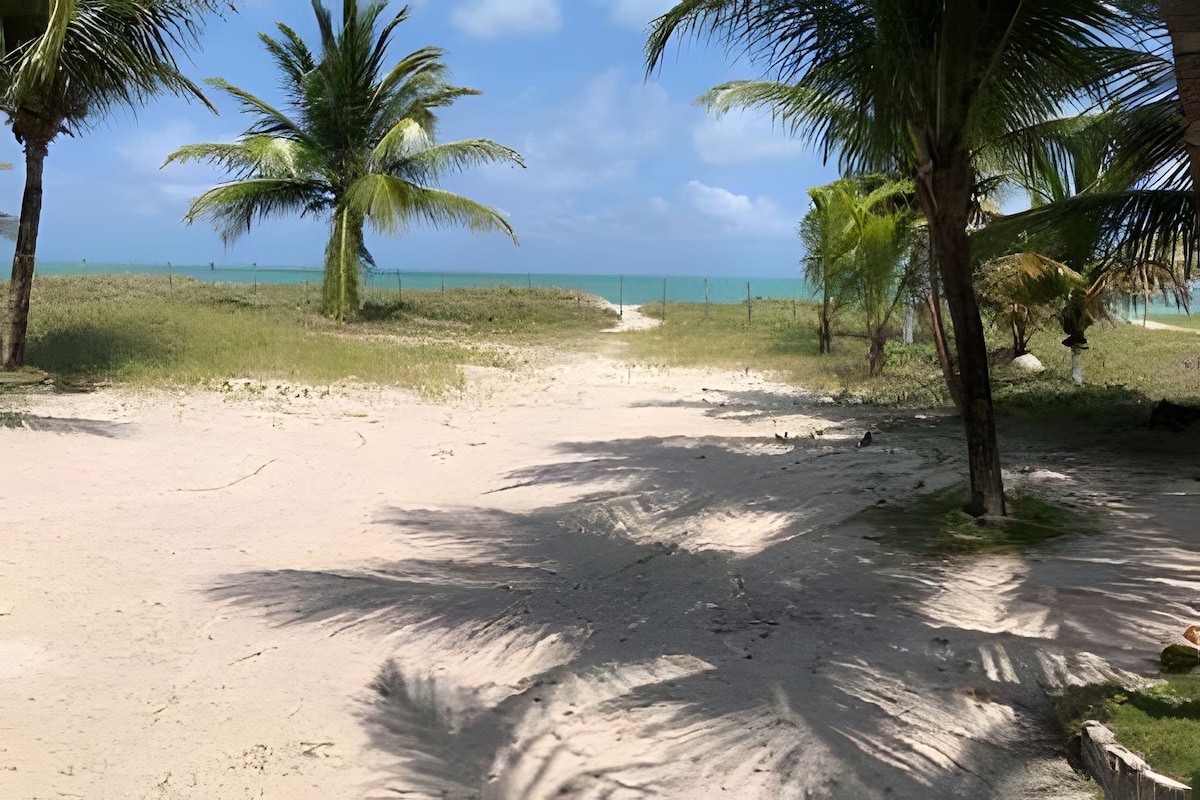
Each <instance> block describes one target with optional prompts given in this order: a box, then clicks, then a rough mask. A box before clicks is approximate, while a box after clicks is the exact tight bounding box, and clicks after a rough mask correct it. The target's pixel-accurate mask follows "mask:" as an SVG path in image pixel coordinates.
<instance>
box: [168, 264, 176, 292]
mask: <svg viewBox="0 0 1200 800" xmlns="http://www.w3.org/2000/svg"><path fill="white" fill-rule="evenodd" d="M167 289H168V290H169V291H172V292H173V291H175V277H174V276H173V275H172V274H171V262H170V261H168V262H167Z"/></svg>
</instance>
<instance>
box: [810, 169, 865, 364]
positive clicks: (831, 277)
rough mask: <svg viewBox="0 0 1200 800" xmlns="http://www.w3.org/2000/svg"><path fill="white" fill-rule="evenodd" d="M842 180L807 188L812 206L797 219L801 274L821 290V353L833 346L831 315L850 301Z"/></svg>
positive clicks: (850, 246)
mask: <svg viewBox="0 0 1200 800" xmlns="http://www.w3.org/2000/svg"><path fill="white" fill-rule="evenodd" d="M842 180H843V181H847V182H850V181H849V179H845V178H843V179H842ZM841 182H842V181H835V182H834V183H831V184H828V185H826V186H815V187H813V188H812V189H809V190H808V196H809V198H810V199H811V200H812V208H810V209H809V211H808V213H807V214H805V215H804V219H803V220H801V221H800V231H799V233H800V241H801V244H802V245H803V247H804V258H803V259H802V261H801V263H802V264H803V265H804V277H805V279H806V280H807V281H808V282H809V284H810V285H812V286H814V287H816V288H817V290H818V291H819V292H820V293H821V305H820V306H819V307H818V309H817V340H818V342H819V346H820V351H821V352H822V353H828V352H830V351H831V350H832V347H833V320H834V317H836V316H837V313H838V312H839V311H840V310H841V309H842V308H843V307H845V305H846V304H847V303H849V301H850V276H851V274H852V272H853V253H854V243H855V229H854V225H853V222H852V219H851V216H850V209H849V208H848V207H847V205H846V203H844V202H841V201H842V197H843V192H841V191H839V190H838V186H839V184H840V183H841Z"/></svg>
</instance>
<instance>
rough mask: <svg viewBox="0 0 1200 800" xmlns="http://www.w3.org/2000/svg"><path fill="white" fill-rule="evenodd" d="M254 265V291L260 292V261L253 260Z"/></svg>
mask: <svg viewBox="0 0 1200 800" xmlns="http://www.w3.org/2000/svg"><path fill="white" fill-rule="evenodd" d="M252 263H253V266H254V293H255V294H258V262H257V261H255V262H252Z"/></svg>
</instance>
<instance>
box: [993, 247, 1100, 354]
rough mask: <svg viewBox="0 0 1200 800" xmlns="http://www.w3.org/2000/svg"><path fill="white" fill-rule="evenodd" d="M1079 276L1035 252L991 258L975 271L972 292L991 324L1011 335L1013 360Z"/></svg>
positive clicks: (1026, 348) (1075, 285)
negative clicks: (975, 293) (974, 292)
mask: <svg viewBox="0 0 1200 800" xmlns="http://www.w3.org/2000/svg"><path fill="white" fill-rule="evenodd" d="M1085 285H1086V284H1085V283H1084V279H1083V276H1082V275H1080V274H1079V273H1078V272H1076V271H1075V270H1073V269H1071V268H1070V267H1068V266H1067V265H1065V264H1061V263H1059V262H1057V261H1055V260H1053V259H1051V258H1047V257H1045V256H1043V255H1040V254H1038V253H1032V252H1022V253H1014V254H1012V255H1008V256H1001V257H1000V258H996V259H992V260H991V261H988V262H986V263H984V264H983V265H982V266H981V267H980V268H979V275H978V278H977V280H976V291H977V292H978V293H979V299H980V303H981V304H982V305H983V307H984V309H985V310H986V311H987V312H988V313H989V314H991V317H992V321H993V323H994V324H997V325H999V324H1003V325H1005V326H1007V327H1008V329H1009V331H1010V332H1011V333H1012V340H1013V358H1017V357H1018V356H1023V355H1025V354H1026V353H1028V352H1029V340H1030V339H1032V338H1033V335H1034V334H1035V333H1037V332H1038V331H1039V330H1041V329H1042V327H1044V326H1045V325H1046V323H1047V322H1049V321H1050V320H1051V318H1053V317H1054V316H1055V315H1056V314H1058V313H1059V312H1060V311H1061V310H1062V308H1063V306H1064V304H1065V303H1066V302H1067V298H1068V297H1069V296H1070V294H1071V292H1072V291H1074V290H1076V289H1079V288H1083V287H1085Z"/></svg>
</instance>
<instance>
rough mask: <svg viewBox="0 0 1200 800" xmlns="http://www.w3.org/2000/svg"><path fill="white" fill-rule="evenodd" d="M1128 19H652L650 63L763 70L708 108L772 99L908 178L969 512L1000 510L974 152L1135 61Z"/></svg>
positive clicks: (1025, 9)
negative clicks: (958, 420)
mask: <svg viewBox="0 0 1200 800" xmlns="http://www.w3.org/2000/svg"><path fill="white" fill-rule="evenodd" d="M1124 24H1125V18H1124V17H1123V15H1122V13H1121V11H1120V10H1119V9H1117V8H1116V7H1115V6H1113V5H1111V4H1109V3H1106V2H1104V1H1103V0H956V2H953V3H948V2H944V0H817V1H815V2H814V1H811V0H807V1H802V0H683V2H680V3H678V4H677V5H676V6H675V7H674V8H672V9H671V10H669V11H668V12H667V13H666V14H664V15H663V16H661V17H659V18H658V19H656V20H655V21H654V22H653V23H652V25H651V29H650V33H649V37H648V39H647V43H646V56H647V59H646V63H647V69H648V71H651V70H653V69H655V68H656V67H658V66H659V65H660V64H661V62H662V60H663V57H664V54H665V51H666V49H667V46H668V45H669V44H670V42H671V41H672V40H673V39H675V38H677V37H680V36H683V37H688V36H691V37H699V36H712V37H714V38H719V39H721V40H723V41H724V42H725V43H726V45H727V46H728V47H729V48H731V49H733V50H736V51H737V52H742V53H745V54H746V56H747V58H748V59H749V60H750V61H751V63H752V64H754V65H755V66H757V67H758V68H759V69H760V70H761V72H762V74H763V77H764V78H771V79H772V80H769V81H754V82H735V83H732V84H727V85H726V86H723V87H718V88H717V89H716V90H714V92H712V93H710V94H709V95H708V96H707V98H706V99H707V101H708V105H709V107H710V108H711V109H713V110H716V111H722V110H726V109H730V108H736V107H746V106H759V107H765V108H768V109H770V110H771V111H772V112H773V113H774V114H775V116H776V119H778V120H781V121H782V122H783V123H784V124H785V125H787V126H788V127H789V128H790V129H791V130H792V132H793V133H797V134H802V135H805V136H808V137H811V138H814V139H816V140H819V141H821V142H822V146H823V149H824V152H825V153H826V155H829V154H833V153H836V154H839V155H840V159H841V162H842V166H843V169H844V170H845V171H852V172H859V171H867V170H877V171H881V172H894V171H899V172H900V173H901V174H906V175H908V176H910V177H912V178H913V179H914V181H915V184H916V194H917V201H918V204H919V206H920V208H921V211H922V212H923V213H924V214H925V217H926V220H927V222H928V231H929V237H930V241H931V244H932V249H933V252H934V255H935V257H936V260H937V263H938V269H939V271H940V272H941V276H942V285H943V288H944V290H945V296H946V301H947V305H948V308H949V311H950V316H951V320H952V322H953V325H954V333H955V345H956V348H957V355H958V367H959V371H960V376H961V388H962V392H963V404H962V416H963V422H964V426H965V428H966V438H967V454H968V463H969V465H970V485H971V498H970V502H969V505H968V508H969V510H970V511H972V512H973V513H976V514H980V515H989V516H1000V515H1003V514H1004V510H1005V506H1004V485H1003V479H1002V476H1001V472H1000V454H999V449H998V446H997V442H996V430H995V416H994V411H993V406H992V395H991V384H990V380H989V375H988V363H987V349H986V342H985V338H984V327H983V322H982V320H981V318H980V314H979V305H978V303H977V300H976V297H975V292H974V287H973V283H972V272H973V270H972V261H971V246H970V242H969V239H968V236H967V230H968V225H969V223H970V221H971V214H972V209H973V206H974V198H975V194H976V191H977V187H978V177H979V176H978V172H977V166H978V165H977V157H978V154H979V153H980V152H981V149H982V148H984V147H985V146H986V145H987V144H988V143H989V142H991V141H993V140H995V139H997V138H998V137H1000V136H1001V135H1002V134H1003V133H1004V132H1006V131H1009V130H1012V129H1015V128H1019V127H1027V126H1029V125H1030V124H1032V123H1034V122H1036V121H1038V120H1041V119H1045V118H1047V117H1049V116H1052V115H1055V114H1056V113H1058V111H1059V109H1060V108H1061V107H1062V105H1063V104H1064V103H1066V102H1069V101H1071V100H1073V99H1075V98H1077V97H1078V96H1079V95H1080V93H1081V92H1084V91H1086V90H1088V89H1090V88H1093V87H1096V86H1098V85H1099V84H1101V83H1102V82H1103V81H1104V79H1105V78H1106V77H1108V76H1110V75H1113V74H1115V73H1117V72H1118V71H1121V70H1125V69H1128V68H1130V67H1132V66H1133V65H1134V64H1136V63H1137V58H1136V57H1135V56H1134V55H1133V54H1130V53H1128V51H1122V50H1120V49H1118V48H1116V47H1113V46H1111V42H1113V41H1114V40H1116V39H1117V34H1118V33H1119V32H1120V31H1121V30H1122V26H1123V25H1124Z"/></svg>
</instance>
